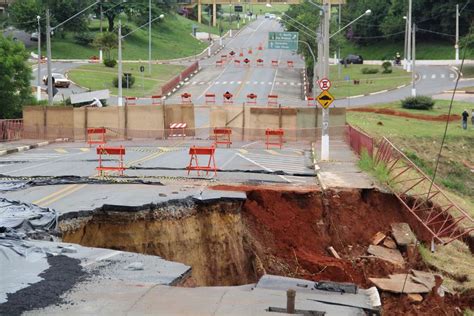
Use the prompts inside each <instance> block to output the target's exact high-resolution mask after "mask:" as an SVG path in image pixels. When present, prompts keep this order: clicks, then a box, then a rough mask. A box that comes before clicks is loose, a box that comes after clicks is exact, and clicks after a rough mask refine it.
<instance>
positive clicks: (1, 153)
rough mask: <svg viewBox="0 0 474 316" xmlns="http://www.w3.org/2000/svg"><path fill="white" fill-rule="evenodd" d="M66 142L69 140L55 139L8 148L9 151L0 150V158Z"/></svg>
mask: <svg viewBox="0 0 474 316" xmlns="http://www.w3.org/2000/svg"><path fill="white" fill-rule="evenodd" d="M68 141H69V138H57V139H55V140H51V141H45V142H40V143H36V144H31V145H26V146H19V147H15V148H9V149H5V150H0V156H4V155H9V154H14V153H19V152H22V151H27V150H30V149H35V148H38V147H43V146H46V145H49V144H54V143H62V142H68Z"/></svg>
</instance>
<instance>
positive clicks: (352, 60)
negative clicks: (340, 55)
mask: <svg viewBox="0 0 474 316" xmlns="http://www.w3.org/2000/svg"><path fill="white" fill-rule="evenodd" d="M339 62H340V63H341V64H363V63H364V59H363V58H362V56H361V55H347V57H346V58H344V59H341V60H340V61H339Z"/></svg>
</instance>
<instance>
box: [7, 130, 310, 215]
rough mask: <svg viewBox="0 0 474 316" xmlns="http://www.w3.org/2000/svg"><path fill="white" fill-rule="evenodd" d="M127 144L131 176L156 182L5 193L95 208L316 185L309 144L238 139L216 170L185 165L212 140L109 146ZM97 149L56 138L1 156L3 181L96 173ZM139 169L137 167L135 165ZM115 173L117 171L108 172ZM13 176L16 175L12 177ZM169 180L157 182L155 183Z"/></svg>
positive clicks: (61, 207)
mask: <svg viewBox="0 0 474 316" xmlns="http://www.w3.org/2000/svg"><path fill="white" fill-rule="evenodd" d="M119 144H120V145H124V146H125V147H126V155H125V159H124V161H125V165H126V166H127V167H129V168H131V169H129V170H126V171H125V175H126V177H125V178H124V179H125V180H123V181H127V179H130V178H127V177H138V178H140V179H143V180H147V181H152V182H153V183H155V184H129V183H125V182H123V181H122V182H121V183H112V184H87V183H79V184H77V183H75V184H58V185H46V186H33V187H29V188H26V189H22V190H18V191H7V192H2V196H3V197H5V198H7V199H12V200H21V201H23V202H32V203H34V204H37V205H39V206H42V207H51V208H54V209H55V210H57V211H58V212H59V213H67V212H71V211H80V210H92V209H95V208H97V207H100V206H102V205H103V204H112V205H132V206H140V205H145V204H147V203H150V202H156V203H158V202H164V201H167V200H168V199H177V198H185V197H188V196H194V195H196V194H200V193H202V192H203V191H204V190H205V188H206V187H207V186H209V185H212V184H217V183H232V184H235V183H262V182H263V183H280V184H285V185H286V184H306V185H308V184H309V185H312V184H315V176H314V170H313V168H312V167H311V159H310V153H309V149H310V144H309V143H307V142H288V143H286V144H285V145H284V147H283V149H281V150H280V149H279V148H269V149H266V148H265V145H264V143H263V142H262V141H256V142H238V141H237V142H234V143H233V144H232V148H218V149H217V150H216V155H215V160H216V166H217V168H218V169H220V170H222V171H221V172H218V173H217V174H216V175H214V174H213V173H212V172H211V173H209V175H206V173H205V172H202V171H201V174H200V175H198V174H197V172H196V171H192V172H191V174H189V175H188V173H187V171H186V170H185V167H186V166H187V165H188V164H189V162H190V156H189V154H188V151H189V148H190V147H191V146H192V145H198V146H210V145H211V144H212V143H211V142H210V141H198V140H181V139H178V140H176V141H142V142H138V141H135V142H131V141H125V142H124V141H122V142H110V143H108V145H110V146H118V145H119ZM97 159H98V156H97V154H96V152H95V148H92V149H90V148H89V147H88V146H87V145H86V144H85V143H80V142H76V143H57V144H52V145H49V146H46V147H41V148H37V149H33V150H30V151H27V152H20V153H17V154H11V155H8V156H4V157H0V174H2V176H1V179H0V182H1V181H4V182H5V181H6V182H11V181H13V180H14V179H13V177H22V176H24V177H32V176H70V175H72V176H82V177H95V176H96V175H97V171H96V170H95V168H96V167H97V165H98V160H97ZM199 159H200V164H201V165H202V164H205V165H207V162H208V159H209V156H199ZM104 165H117V157H116V156H106V157H104ZM133 168H135V169H133ZM109 175H110V176H112V175H113V174H109ZM9 177H12V178H11V179H8V178H9ZM158 181H159V182H162V183H163V184H165V185H164V186H162V185H156V182H158Z"/></svg>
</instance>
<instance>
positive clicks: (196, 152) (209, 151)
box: [186, 146, 217, 176]
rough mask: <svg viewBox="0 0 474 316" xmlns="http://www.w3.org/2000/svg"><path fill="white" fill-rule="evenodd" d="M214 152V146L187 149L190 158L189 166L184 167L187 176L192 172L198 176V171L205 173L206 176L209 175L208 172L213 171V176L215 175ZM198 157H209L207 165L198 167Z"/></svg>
mask: <svg viewBox="0 0 474 316" xmlns="http://www.w3.org/2000/svg"><path fill="white" fill-rule="evenodd" d="M215 152H216V148H215V147H214V146H212V147H196V146H193V147H191V148H189V155H190V156H191V158H190V160H189V165H188V166H187V167H186V169H187V170H188V175H189V173H190V172H191V171H192V170H195V171H197V174H198V176H199V175H200V171H206V175H208V174H209V171H214V175H217V167H216V158H215ZM198 156H209V160H208V162H207V165H199V161H198Z"/></svg>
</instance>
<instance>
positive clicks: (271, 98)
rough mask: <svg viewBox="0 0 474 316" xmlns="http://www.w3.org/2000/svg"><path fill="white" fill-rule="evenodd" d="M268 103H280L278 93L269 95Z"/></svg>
mask: <svg viewBox="0 0 474 316" xmlns="http://www.w3.org/2000/svg"><path fill="white" fill-rule="evenodd" d="M268 105H269V106H273V105H278V95H277V94H269V95H268Z"/></svg>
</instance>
